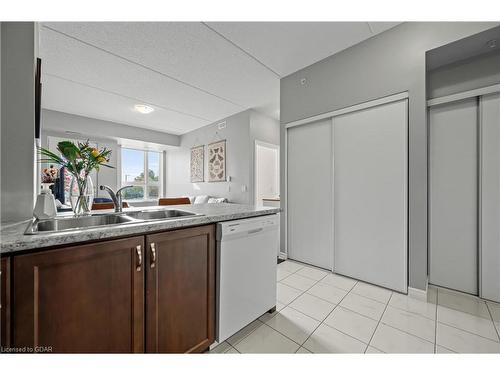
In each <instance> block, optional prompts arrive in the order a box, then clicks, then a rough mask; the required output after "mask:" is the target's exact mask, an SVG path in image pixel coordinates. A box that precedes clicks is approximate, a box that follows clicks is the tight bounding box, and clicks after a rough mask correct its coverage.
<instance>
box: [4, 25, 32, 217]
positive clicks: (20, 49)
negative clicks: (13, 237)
mask: <svg viewBox="0 0 500 375" xmlns="http://www.w3.org/2000/svg"><path fill="white" fill-rule="evenodd" d="M35 34H36V25H35V23H33V22H2V25H1V50H2V51H1V92H2V94H1V104H2V105H1V107H2V111H1V221H2V222H6V221H18V220H24V219H28V218H31V217H32V214H33V205H34V192H35V173H34V163H35V143H34V131H35V128H34V125H35V92H34V87H35V73H34V72H35V56H36V43H35V41H36V38H35Z"/></svg>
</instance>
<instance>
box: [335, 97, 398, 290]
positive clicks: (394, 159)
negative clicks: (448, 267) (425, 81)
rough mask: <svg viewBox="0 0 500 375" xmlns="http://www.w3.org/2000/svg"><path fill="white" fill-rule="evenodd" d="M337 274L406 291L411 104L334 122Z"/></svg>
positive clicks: (367, 111) (388, 106)
mask: <svg viewBox="0 0 500 375" xmlns="http://www.w3.org/2000/svg"><path fill="white" fill-rule="evenodd" d="M333 129H334V134H333V137H334V208H335V211H334V213H335V214H334V228H335V229H334V233H335V250H334V252H335V256H334V271H335V272H338V273H340V274H343V275H347V276H351V277H354V278H356V279H360V280H364V281H367V282H370V283H373V284H377V285H381V286H384V287H387V288H390V289H393V290H397V291H401V292H406V291H407V285H408V284H407V273H408V267H407V232H408V226H407V215H408V213H407V211H408V209H407V191H408V177H407V164H408V161H407V155H408V137H407V131H408V113H407V100H406V99H405V100H402V101H397V102H393V103H389V104H384V105H380V106H376V107H372V108H368V109H364V110H361V111H358V112H353V113H349V114H346V115H342V116H338V117H334V118H333Z"/></svg>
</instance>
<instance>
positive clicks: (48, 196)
mask: <svg viewBox="0 0 500 375" xmlns="http://www.w3.org/2000/svg"><path fill="white" fill-rule="evenodd" d="M56 214H57V209H56V201H55V199H54V195H53V194H52V191H50V184H42V190H41V191H40V194H38V197H37V198H36V204H35V209H34V210H33V216H34V217H36V218H37V219H50V218H53V217H55V216H56Z"/></svg>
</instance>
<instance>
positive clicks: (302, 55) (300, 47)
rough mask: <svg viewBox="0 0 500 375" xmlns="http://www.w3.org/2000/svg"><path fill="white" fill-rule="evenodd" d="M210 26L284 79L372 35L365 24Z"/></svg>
mask: <svg viewBox="0 0 500 375" xmlns="http://www.w3.org/2000/svg"><path fill="white" fill-rule="evenodd" d="M207 25H208V26H209V27H211V28H213V29H215V30H217V32H219V33H220V34H222V35H224V36H225V37H226V38H228V39H229V40H231V41H232V42H233V43H235V44H237V45H238V46H239V47H241V48H242V49H243V50H245V51H247V52H248V53H249V54H251V55H252V56H254V57H255V58H256V59H258V60H259V61H261V62H262V63H263V64H265V65H267V66H268V67H270V68H271V69H272V70H274V71H276V72H277V73H278V74H279V75H281V76H282V77H283V76H286V75H288V74H291V73H293V72H295V71H297V70H299V69H302V68H304V67H306V66H309V65H311V64H313V63H315V62H317V61H319V60H322V59H324V58H326V57H328V56H330V55H333V54H334V53H337V52H339V51H341V50H343V49H346V48H348V47H350V46H352V45H354V44H356V43H359V42H360V41H362V40H364V39H367V38H369V37H371V36H372V33H371V31H370V28H369V27H368V24H367V23H366V22H209V23H207Z"/></svg>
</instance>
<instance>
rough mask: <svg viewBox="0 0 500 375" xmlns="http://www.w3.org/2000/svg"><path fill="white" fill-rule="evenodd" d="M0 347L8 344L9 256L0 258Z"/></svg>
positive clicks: (6, 346)
mask: <svg viewBox="0 0 500 375" xmlns="http://www.w3.org/2000/svg"><path fill="white" fill-rule="evenodd" d="M0 284H1V287H2V289H1V291H0V293H1V295H0V297H1V302H0V303H1V304H0V321H1V327H0V347H2V348H8V347H9V346H10V258H2V259H1V280H0Z"/></svg>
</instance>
